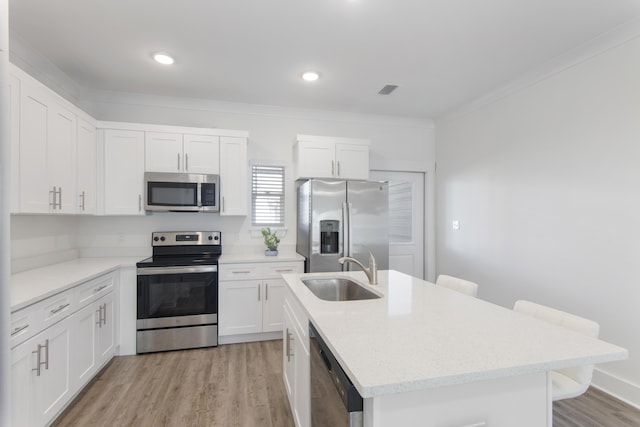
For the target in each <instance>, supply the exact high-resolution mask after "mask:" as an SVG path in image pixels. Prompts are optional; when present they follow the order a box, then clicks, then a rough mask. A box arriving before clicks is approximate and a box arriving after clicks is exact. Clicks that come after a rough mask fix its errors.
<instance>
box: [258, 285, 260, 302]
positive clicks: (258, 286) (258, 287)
mask: <svg viewBox="0 0 640 427" xmlns="http://www.w3.org/2000/svg"><path fill="white" fill-rule="evenodd" d="M258 301H260V286H258Z"/></svg>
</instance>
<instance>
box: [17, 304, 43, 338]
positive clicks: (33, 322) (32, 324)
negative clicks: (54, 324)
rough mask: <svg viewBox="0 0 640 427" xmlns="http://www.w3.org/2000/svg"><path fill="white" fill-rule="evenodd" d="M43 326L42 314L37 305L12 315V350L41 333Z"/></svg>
mask: <svg viewBox="0 0 640 427" xmlns="http://www.w3.org/2000/svg"><path fill="white" fill-rule="evenodd" d="M42 324H43V322H42V313H41V311H40V310H38V307H37V306H35V305H32V306H30V307H26V308H23V309H22V310H18V311H16V312H14V313H11V348H13V347H15V346H17V345H18V344H22V343H23V342H25V341H26V340H28V339H29V338H31V337H32V336H34V335H36V334H37V333H38V332H40V331H41V330H42V329H43V326H42Z"/></svg>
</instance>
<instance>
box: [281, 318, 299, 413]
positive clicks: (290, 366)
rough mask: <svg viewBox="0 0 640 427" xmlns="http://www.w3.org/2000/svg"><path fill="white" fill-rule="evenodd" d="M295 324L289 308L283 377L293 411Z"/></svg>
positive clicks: (284, 332) (283, 341)
mask: <svg viewBox="0 0 640 427" xmlns="http://www.w3.org/2000/svg"><path fill="white" fill-rule="evenodd" d="M294 331H295V328H294V325H293V319H292V317H291V313H289V310H288V309H287V308H284V312H283V328H282V356H283V360H282V378H283V380H284V388H285V390H286V391H287V397H288V398H289V404H290V406H291V412H292V413H293V412H294V411H295V394H294V393H295V375H296V372H295V359H294V358H295V352H294V350H295V349H294V345H295V342H294V340H293V336H294Z"/></svg>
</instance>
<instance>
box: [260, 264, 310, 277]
mask: <svg viewBox="0 0 640 427" xmlns="http://www.w3.org/2000/svg"><path fill="white" fill-rule="evenodd" d="M289 273H304V268H303V266H302V262H270V263H268V264H265V270H264V277H265V278H276V279H279V278H280V276H282V275H283V274H289Z"/></svg>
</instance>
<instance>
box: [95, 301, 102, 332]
mask: <svg viewBox="0 0 640 427" xmlns="http://www.w3.org/2000/svg"><path fill="white" fill-rule="evenodd" d="M96 313H98V320H97V321H96V325H98V327H99V328H102V306H99V307H98V309H97V310H96Z"/></svg>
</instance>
